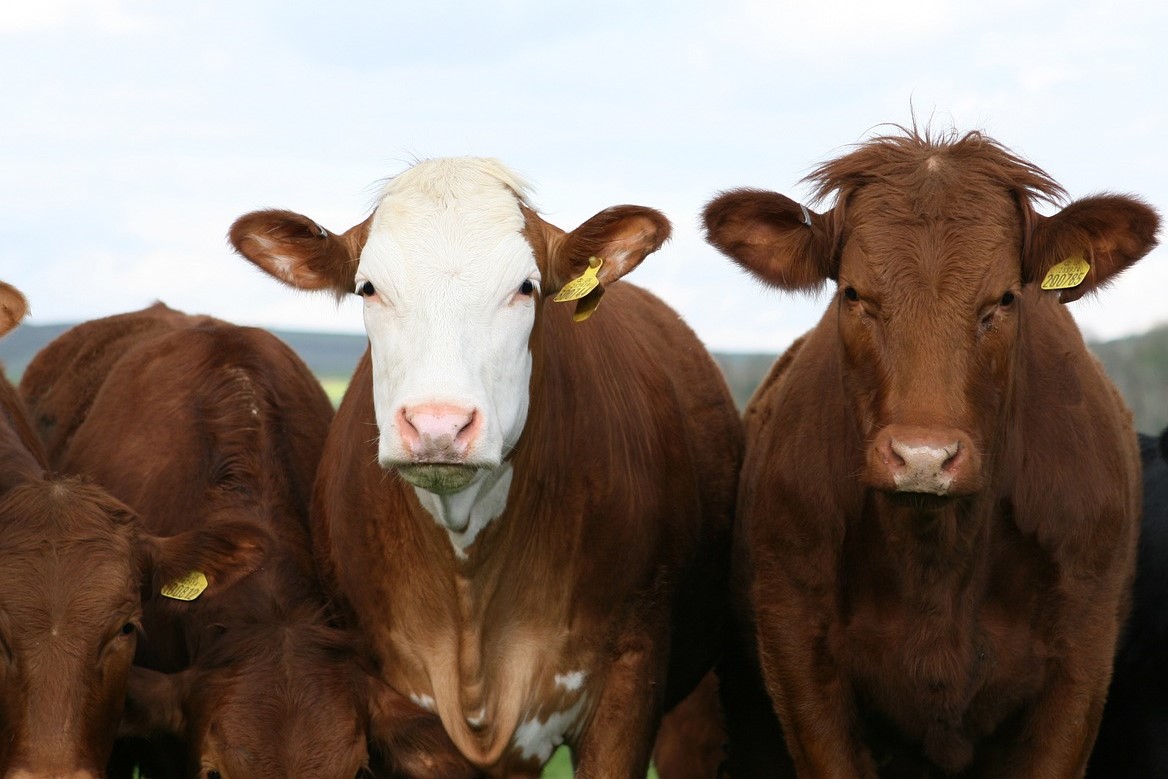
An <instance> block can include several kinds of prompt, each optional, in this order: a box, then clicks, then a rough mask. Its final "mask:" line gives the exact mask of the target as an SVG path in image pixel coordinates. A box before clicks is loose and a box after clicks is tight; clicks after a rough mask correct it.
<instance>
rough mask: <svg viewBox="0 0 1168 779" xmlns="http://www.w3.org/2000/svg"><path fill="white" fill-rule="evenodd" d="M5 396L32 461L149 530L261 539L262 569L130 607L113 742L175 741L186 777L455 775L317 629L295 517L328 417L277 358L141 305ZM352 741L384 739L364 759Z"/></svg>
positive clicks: (282, 356)
mask: <svg viewBox="0 0 1168 779" xmlns="http://www.w3.org/2000/svg"><path fill="white" fill-rule="evenodd" d="M20 389H21V393H22V395H23V396H24V398H25V400H26V402H27V404H28V407H29V411H30V413H31V414H32V417H33V419H34V420H35V422H36V423H37V425H38V427H39V428H40V429H41V430H43V431H44V433H45V439H46V440H47V441H48V449H49V456H50V461H51V462H53V464H54V465H56V466H57V467H59V468H62V469H64V470H66V471H68V472H72V473H80V474H83V475H85V476H87V477H91V478H93V479H94V480H96V481H98V482H100V483H101V484H102V486H103V487H105V488H107V489H108V490H110V492H112V493H113V494H114V495H116V496H117V497H118V498H119V499H121V500H123V501H124V502H125V503H126V504H127V505H129V506H131V507H132V508H133V509H134V510H135V511H137V512H139V514H140V515H141V516H142V518H143V521H144V522H146V523H147V524H148V525H149V526H150V527H151V529H152V530H153V531H154V532H156V533H159V534H164V535H171V534H176V533H181V532H187V531H191V530H197V529H199V528H204V527H208V526H213V525H214V524H216V523H217V522H221V521H223V520H224V519H232V520H234V521H236V522H239V523H249V524H252V525H255V526H257V527H259V528H262V529H264V530H265V531H266V532H267V533H268V534H269V536H270V538H271V543H270V546H269V553H268V556H267V562H266V564H265V565H264V567H263V568H262V569H260V570H258V571H256V572H255V573H253V574H252V575H251V576H248V577H247V578H245V579H243V580H242V581H241V582H240V583H239V584H238V585H236V587H235V588H234V589H233V590H232V591H231V593H230V595H229V596H225V597H220V598H212V599H205V598H203V597H201V596H200V595H199V592H198V587H199V583H198V579H197V577H196V579H195V581H196V584H195V585H194V586H193V587H191V588H190V589H189V590H188V591H187V592H176V593H173V595H175V596H178V597H181V598H182V600H179V599H176V598H175V597H169V598H161V597H160V598H155V599H153V600H152V601H151V602H150V603H149V604H147V607H146V609H145V612H144V615H143V617H142V623H143V626H144V628H145V633H146V636H147V639H146V641H144V642H142V643H141V644H140V645H139V648H138V655H137V658H136V662H137V664H138V665H140V666H142V667H141V668H138V667H135V669H134V673H133V675H132V676H131V681H130V687H129V691H130V695H129V699H128V702H127V706H126V714H125V719H124V722H123V732H126V733H129V734H136V735H142V736H150V737H153V736H155V735H157V734H159V733H162V734H173V735H176V736H178V737H180V738H181V739H182V741H183V742H184V743H185V744H186V745H187V746H188V747H189V755H190V762H191V765H190V770H189V771H188V775H198V776H203V777H207V776H215V775H217V776H219V777H222V778H224V779H249V778H250V779H261V778H264V777H275V776H279V777H283V778H284V779H294V778H296V777H300V778H301V779H307V778H308V777H312V779H352V777H353V776H355V775H358V774H359V773H360V772H364V771H365V770H366V769H367V768H370V767H373V768H377V767H379V762H383V763H386V765H385V766H382V767H384V769H385V770H386V771H387V772H389V771H391V772H392V774H393V776H395V777H396V776H411V777H417V778H418V779H422V778H423V777H425V778H426V779H432V778H433V779H437V778H439V777H452V776H459V777H461V776H466V775H468V774H470V773H472V772H473V769H472V768H471V766H469V764H467V763H466V762H465V761H464V760H462V758H461V756H460V755H458V753H457V752H456V751H455V750H454V748H453V745H452V744H450V742H449V740H448V739H447V738H446V736H445V733H443V731H442V729H441V728H440V727H437V726H436V724H434V723H431V722H429V720H430V719H431V718H430V716H429V715H428V714H427V713H426V712H424V711H421V710H420V709H418V708H417V707H416V706H414V705H413V704H411V703H410V702H409V701H408V700H406V699H404V698H403V697H402V696H399V695H396V694H395V693H393V691H392V690H390V689H388V688H386V687H385V685H383V684H382V683H381V682H380V681H378V680H377V679H376V678H374V677H372V676H370V675H369V674H368V673H367V672H366V670H365V669H364V667H363V665H362V664H361V663H360V657H359V654H358V653H357V652H356V651H355V648H354V646H353V645H354V644H355V643H356V636H355V635H354V634H351V633H350V632H348V631H343V630H340V629H338V628H336V627H334V626H332V625H330V624H329V622H328V620H327V617H328V614H329V611H328V607H327V603H326V599H325V597H324V594H323V592H322V591H321V588H320V585H319V581H318V578H317V576H316V573H315V566H314V562H313V558H312V550H311V544H310V541H309V527H308V505H309V496H310V494H311V490H312V482H313V478H314V476H315V473H316V468H317V465H318V462H319V460H320V455H321V451H322V449H323V445H324V440H325V436H326V433H327V430H328V426H329V422H330V421H331V419H332V414H333V412H332V407H331V406H330V404H329V401H328V398H327V397H326V396H325V393H324V390H323V389H322V388H321V386H320V384H319V383H318V382H317V381H316V379H315V378H314V377H313V375H312V373H311V372H310V371H309V370H308V367H307V366H306V365H305V364H304V363H303V362H302V361H301V360H300V359H299V358H298V357H297V356H296V355H295V354H294V353H293V352H292V350H291V349H290V348H288V347H287V346H286V345H285V344H283V343H282V342H280V340H279V339H277V338H276V337H275V336H273V335H272V334H271V333H268V332H266V331H264V330H260V329H257V328H250V327H238V326H236V325H232V324H229V323H227V322H222V321H220V320H216V319H212V318H210V317H205V316H202V317H200V316H188V315H186V314H183V313H182V312H179V311H174V310H172V309H169V308H167V307H166V306H164V305H162V304H156V305H154V306H152V307H150V308H147V309H145V310H142V311H135V312H131V313H128V314H120V315H117V316H111V317H105V318H102V319H96V320H93V321H90V322H86V323H84V324H81V325H78V326H77V327H74V328H72V329H70V330H68V331H66V332H65V333H64V334H62V335H61V336H60V337H58V338H57V339H56V340H54V341H53V342H52V343H51V344H49V345H48V346H47V347H45V348H44V349H43V350H42V351H41V352H40V353H39V354H38V355H37V356H36V358H35V359H34V360H33V361H32V362H31V363H30V364H29V366H28V369H27V370H26V371H25V374H24V377H23V378H22V380H21V384H20ZM192 596H194V597H195V599H194V600H193V601H190V602H186V601H187V599H189V598H190V597H192ZM415 724H420V728H418V727H414V725H415ZM369 731H373V732H374V734H382V733H385V734H386V735H387V737H386V738H382V739H378V740H379V742H382V743H385V742H389V743H390V748H387V749H384V750H382V753H381V755H374V758H375V759H374V760H373V761H370V760H369V755H368V753H367V733H368V732H369ZM381 758H384V759H381Z"/></svg>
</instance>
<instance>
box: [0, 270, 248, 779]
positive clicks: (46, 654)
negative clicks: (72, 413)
mask: <svg viewBox="0 0 1168 779" xmlns="http://www.w3.org/2000/svg"><path fill="white" fill-rule="evenodd" d="M24 310H25V308H24V304H23V298H21V297H20V295H19V293H17V292H16V291H15V290H14V289H12V288H11V287H9V286H8V285H6V284H2V283H0V335H2V334H3V333H5V332H7V330H8V329H10V328H11V327H13V326H15V324H16V323H17V322H19V321H20V319H21V317H23V315H24ZM47 462H48V461H47V457H46V455H45V452H44V448H43V447H42V445H41V443H40V441H39V440H37V437H36V433H35V432H34V429H33V426H32V424H31V423H30V422H29V420H28V417H27V416H26V412H25V410H24V407H23V404H22V403H21V401H20V399H19V397H18V396H17V393H16V390H15V389H14V388H13V387H12V385H11V384H9V383H8V382H7V381H6V380H4V379H2V378H0V776H3V777H5V779H97V777H99V776H103V775H104V770H105V767H106V761H107V760H108V759H109V755H110V751H111V749H112V748H113V743H114V738H115V735H116V731H117V727H118V721H119V719H120V717H121V713H122V707H123V701H124V699H125V695H126V686H127V678H128V676H129V674H130V664H131V661H132V660H133V658H134V651H135V646H136V644H137V642H138V633H139V629H140V624H141V618H142V608H143V596H144V595H145V596H146V598H147V601H149V600H150V599H152V598H156V597H158V596H157V593H158V591H159V588H160V587H161V586H162V585H166V584H168V583H170V582H173V581H174V580H176V579H178V578H180V577H182V576H184V575H185V574H187V573H188V572H189V571H191V570H192V569H198V570H201V571H203V572H204V574H205V576H206V579H207V583H208V587H207V592H206V597H207V598H208V599H211V600H214V599H215V598H217V597H218V596H219V593H221V592H223V591H224V590H227V589H228V588H229V587H230V586H231V585H232V584H234V583H235V582H236V581H238V579H239V578H240V577H242V576H244V575H245V574H247V573H249V572H251V571H252V570H254V569H255V568H257V567H258V566H259V565H260V564H261V563H262V561H263V555H264V550H265V548H266V546H267V541H268V539H267V535H266V534H265V533H264V532H263V530H262V529H261V528H256V527H252V526H250V525H247V524H244V523H239V522H234V521H230V520H224V521H222V522H216V523H213V524H212V525H210V526H208V527H204V528H200V529H198V530H193V531H189V532H186V533H182V534H178V535H173V536H170V537H165V538H163V537H159V536H156V535H153V534H151V533H149V532H148V531H147V530H146V529H145V528H144V527H143V525H142V523H141V522H140V521H139V519H138V517H137V516H136V515H134V514H133V513H132V512H131V511H130V509H129V508H127V507H126V505H125V504H123V503H121V502H119V501H117V500H115V499H114V498H113V497H111V496H110V495H109V493H107V492H106V491H105V490H103V489H100V488H99V487H97V486H96V485H93V484H90V483H87V482H84V481H82V480H80V479H75V478H50V477H49V476H47V475H46V470H47V467H48V465H47Z"/></svg>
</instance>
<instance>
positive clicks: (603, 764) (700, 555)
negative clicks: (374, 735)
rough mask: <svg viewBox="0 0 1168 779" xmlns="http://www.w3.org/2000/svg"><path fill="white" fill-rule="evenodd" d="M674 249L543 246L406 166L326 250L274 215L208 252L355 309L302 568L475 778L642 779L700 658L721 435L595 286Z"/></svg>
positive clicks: (292, 217) (669, 336)
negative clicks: (351, 361) (353, 353)
mask: <svg viewBox="0 0 1168 779" xmlns="http://www.w3.org/2000/svg"><path fill="white" fill-rule="evenodd" d="M669 231H670V227H669V223H668V222H667V221H666V219H665V218H664V217H663V216H662V215H661V214H660V213H658V212H657V211H654V210H652V209H648V208H642V207H637V206H617V207H613V208H609V209H606V210H604V211H601V212H600V213H599V214H597V215H595V216H593V217H592V218H590V219H589V220H588V221H586V222H585V223H584V224H583V225H581V226H580V227H578V228H577V229H575V230H574V231H572V232H564V231H563V230H560V229H559V228H557V227H554V226H552V225H551V224H549V223H547V222H545V221H544V220H543V219H541V218H540V217H539V216H538V215H537V214H536V212H535V211H534V210H533V209H532V208H531V206H530V205H529V202H528V200H527V196H526V194H525V185H524V184H523V182H522V181H521V180H519V179H518V178H517V177H516V176H515V175H514V174H512V173H511V172H509V171H507V170H506V169H505V168H503V167H502V166H501V165H500V164H498V163H497V162H495V161H492V160H484V159H446V160H431V161H426V162H422V163H419V164H417V165H416V166H414V167H413V168H411V169H410V170H408V171H407V172H405V173H403V174H401V175H400V176H398V177H396V178H394V179H393V180H391V181H390V183H389V184H388V185H387V186H386V188H385V190H384V192H383V194H382V196H381V199H380V202H379V204H378V206H377V208H376V210H375V211H374V213H373V215H372V216H371V217H369V218H368V219H367V220H365V221H364V222H362V223H361V224H359V225H357V226H356V227H354V228H352V229H350V230H349V231H348V232H346V233H344V234H343V235H335V234H333V233H330V232H329V231H327V230H325V229H324V228H322V227H320V226H319V225H317V224H316V223H315V222H313V221H312V220H311V219H308V218H306V217H304V216H300V215H298V214H293V213H290V212H284V211H263V212H257V213H253V214H249V215H247V216H244V217H242V218H240V219H239V220H238V221H237V222H236V223H235V225H234V226H233V227H232V230H231V240H232V243H233V244H234V245H235V247H236V249H238V250H239V252H240V253H241V254H243V255H244V256H245V257H247V258H248V259H249V260H251V261H252V262H254V263H256V264H257V265H259V266H260V267H261V268H263V269H265V270H266V271H268V272H269V273H271V274H272V275H273V276H275V277H276V278H278V279H281V280H282V281H285V282H287V283H289V284H291V285H294V286H297V287H302V288H306V289H320V290H330V291H332V292H334V293H335V294H337V295H338V296H339V295H343V294H346V293H350V292H356V293H357V294H358V295H360V296H362V298H363V299H364V301H365V327H366V331H367V332H368V335H369V340H370V351H369V352H367V353H366V354H365V356H364V358H363V359H362V361H361V363H360V365H359V366H358V368H357V372H356V374H355V376H354V377H353V381H352V383H351V385H350V387H349V391H348V393H347V394H346V396H345V398H344V401H343V402H342V404H341V407H340V409H339V410H338V412H337V417H336V420H335V421H334V423H333V426H332V429H331V430H330V433H329V439H328V442H327V443H326V447H325V454H324V457H323V460H322V463H321V471H320V474H319V476H318V479H317V486H316V493H315V497H314V504H313V522H314V527H313V532H314V538H315V540H316V542H317V543H318V544H319V546H318V552H319V554H318V557H319V560H320V561H321V563H322V564H323V567H324V569H325V571H326V572H327V578H329V579H330V580H331V582H332V584H333V586H335V587H336V590H337V593H338V595H339V597H340V599H341V601H342V602H343V603H344V604H345V607H346V608H347V609H348V610H349V611H350V612H351V615H352V617H353V619H354V620H355V624H356V625H357V626H358V628H359V629H360V631H361V632H362V633H363V634H364V635H365V636H367V637H368V639H369V640H370V642H371V643H372V645H373V647H374V649H375V651H376V655H377V659H378V661H379V663H380V669H381V673H382V675H383V678H384V680H385V682H386V683H387V684H389V685H390V686H392V687H393V688H394V689H397V690H399V691H401V692H402V693H403V694H406V695H408V696H410V698H411V699H412V700H414V701H417V702H418V703H420V704H421V705H423V706H426V707H427V708H429V709H430V710H432V711H433V712H434V713H435V715H436V716H437V717H439V718H441V722H442V724H443V725H444V726H445V728H446V731H447V732H448V733H449V734H450V737H451V738H452V739H453V740H454V743H455V744H457V746H458V748H459V749H460V750H461V751H462V753H463V754H464V755H466V757H468V758H469V759H470V760H471V761H473V762H474V763H475V764H476V765H477V766H479V767H480V768H481V769H483V770H485V771H486V772H488V773H489V774H491V775H492V776H518V775H526V776H536V775H537V774H538V772H539V768H540V766H541V765H542V764H543V763H544V762H545V761H546V760H547V759H548V757H549V756H550V755H551V753H552V751H553V749H554V748H555V747H556V746H557V745H558V744H560V743H561V742H566V743H568V744H569V745H571V747H572V749H573V755H574V758H575V760H576V762H577V766H578V771H579V775H581V776H612V777H635V776H644V775H645V771H646V768H647V766H648V763H649V754H650V749H651V747H652V744H653V734H654V732H655V730H656V728H657V724H658V721H659V719H660V717H661V713H662V710H663V709H667V708H669V707H670V706H671V705H673V703H675V702H676V701H678V700H680V699H681V698H682V696H684V695H685V694H687V693H688V692H689V691H690V690H691V689H693V687H694V686H695V685H696V684H697V683H698V681H699V680H700V679H701V678H702V676H703V674H705V672H706V671H707V670H708V669H709V668H710V667H711V664H712V663H713V662H714V660H715V658H716V656H717V653H718V651H719V646H720V643H721V640H722V624H723V619H724V612H725V605H724V604H725V574H726V568H727V560H728V554H727V548H728V541H729V529H730V524H731V515H732V511H733V504H734V496H735V493H736V486H737V481H736V475H737V470H738V467H739V464H740V458H741V423H740V422H739V419H738V415H737V413H736V410H735V408H734V403H733V401H732V399H731V397H730V394H729V391H728V389H727V387H726V385H725V382H724V381H723V379H722V377H721V375H720V373H719V371H718V368H717V366H716V365H715V363H714V362H713V360H712V359H711V357H710V355H709V354H708V353H707V352H706V350H705V349H704V348H703V346H702V344H701V343H700V342H699V341H698V339H697V338H696V337H695V336H694V334H693V333H692V332H691V331H690V329H689V328H688V327H686V325H685V324H684V323H682V322H681V320H680V319H679V317H678V315H677V314H676V313H675V312H674V311H672V310H670V309H669V308H668V307H667V306H665V305H664V304H663V303H662V302H660V301H659V300H658V299H657V298H655V297H653V296H652V295H650V294H648V293H647V292H644V291H642V290H640V289H638V288H636V287H633V286H631V285H629V284H614V282H616V281H617V279H619V278H620V277H621V276H623V275H624V274H625V273H627V272H629V271H630V270H632V269H633V268H634V267H636V266H637V265H638V264H639V263H640V262H641V261H642V260H643V259H644V257H645V256H646V255H648V254H649V253H651V252H653V251H655V250H656V249H657V248H658V247H659V246H660V245H661V244H662V242H664V241H665V239H666V237H667V236H668V235H669ZM609 285H611V286H609ZM605 287H608V291H607V293H605V294H604V297H603V302H602V303H601V305H600V307H599V310H596V311H595V313H594V314H593V315H592V316H591V318H590V319H587V320H586V321H579V322H574V321H573V318H574V315H573V313H572V311H570V310H568V309H569V308H571V307H572V306H576V309H575V312H576V313H575V317H576V318H581V319H582V318H584V317H586V316H588V314H589V312H591V311H592V310H593V309H594V308H595V304H596V303H597V302H599V300H600V298H599V295H600V294H601V291H602V290H603V289H604V288H605ZM590 288H591V291H589V289H590ZM561 291H564V292H565V293H567V295H566V296H567V297H573V298H577V299H578V300H577V302H576V303H568V304H562V303H557V302H554V301H553V297H554V296H556V295H557V293H560V292H561Z"/></svg>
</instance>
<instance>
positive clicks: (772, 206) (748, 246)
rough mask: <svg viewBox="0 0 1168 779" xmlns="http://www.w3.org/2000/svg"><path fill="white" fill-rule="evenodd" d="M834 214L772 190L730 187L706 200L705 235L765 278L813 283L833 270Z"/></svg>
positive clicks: (789, 286)
mask: <svg viewBox="0 0 1168 779" xmlns="http://www.w3.org/2000/svg"><path fill="white" fill-rule="evenodd" d="M834 216H835V215H834V213H833V212H827V213H826V214H817V213H815V212H814V211H811V210H809V209H807V208H805V207H804V206H801V205H799V204H798V203H796V202H795V201H794V200H791V199H790V198H788V197H785V196H784V195H780V194H778V193H776V192H768V191H766V190H762V189H736V190H732V191H730V192H724V193H722V194H721V195H719V196H717V197H716V198H714V199H713V200H711V201H710V202H709V204H708V205H707V206H706V209H705V212H704V219H705V223H706V240H707V241H709V242H710V243H711V244H712V245H714V246H715V247H716V248H717V249H718V250H719V251H721V252H722V253H723V254H725V255H727V256H729V257H730V258H731V259H732V260H734V261H735V262H737V263H738V264H739V265H741V266H742V267H743V268H745V269H746V270H748V271H750V272H751V273H752V274H754V275H755V276H756V277H757V278H759V279H760V280H762V281H765V282H766V283H768V284H773V285H774V286H776V287H780V288H782V289H785V290H790V291H797V290H808V289H814V288H816V287H819V286H820V285H822V284H823V283H824V282H825V281H827V280H828V279H834V278H835V277H836V275H837V274H838V272H839V264H838V260H837V258H836V257H835V231H834V229H833V228H832V223H833V221H834Z"/></svg>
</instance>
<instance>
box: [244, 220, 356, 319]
mask: <svg viewBox="0 0 1168 779" xmlns="http://www.w3.org/2000/svg"><path fill="white" fill-rule="evenodd" d="M372 219H373V217H372V216H370V217H369V218H368V219H366V220H365V221H364V222H361V223H360V224H358V225H356V226H354V227H351V228H350V229H349V230H347V231H346V232H345V233H344V234H342V235H335V234H333V233H331V232H329V231H328V230H326V229H324V228H323V227H321V226H320V225H319V224H317V223H316V222H314V221H312V220H311V219H309V218H308V217H306V216H303V215H301V214H297V213H293V212H292V211H276V210H269V211H253V212H252V213H250V214H246V215H244V216H241V217H240V218H239V219H236V220H235V224H233V225H231V232H230V233H229V235H228V238H229V240H230V241H231V245H232V246H234V247H235V250H236V251H237V252H239V254H241V255H242V256H243V257H244V258H245V259H247V260H249V261H250V262H252V263H254V264H255V265H256V266H258V267H259V268H261V269H262V270H263V271H265V272H266V273H268V275H270V276H274V277H275V278H277V279H279V280H280V281H282V282H284V283H285V284H288V285H289V286H292V287H297V288H298V289H306V290H324V289H327V290H332V292H333V294H335V295H336V296H337V297H338V298H340V297H341V296H343V295H345V294H347V293H350V292H352V291H353V278H354V275H355V274H356V271H357V262H358V261H359V260H360V258H361V249H362V248H363V247H364V246H365V241H366V239H367V238H368V237H369V225H370V223H371V221H372Z"/></svg>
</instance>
